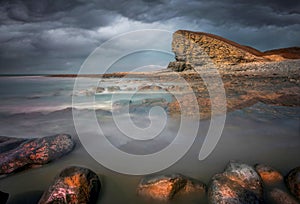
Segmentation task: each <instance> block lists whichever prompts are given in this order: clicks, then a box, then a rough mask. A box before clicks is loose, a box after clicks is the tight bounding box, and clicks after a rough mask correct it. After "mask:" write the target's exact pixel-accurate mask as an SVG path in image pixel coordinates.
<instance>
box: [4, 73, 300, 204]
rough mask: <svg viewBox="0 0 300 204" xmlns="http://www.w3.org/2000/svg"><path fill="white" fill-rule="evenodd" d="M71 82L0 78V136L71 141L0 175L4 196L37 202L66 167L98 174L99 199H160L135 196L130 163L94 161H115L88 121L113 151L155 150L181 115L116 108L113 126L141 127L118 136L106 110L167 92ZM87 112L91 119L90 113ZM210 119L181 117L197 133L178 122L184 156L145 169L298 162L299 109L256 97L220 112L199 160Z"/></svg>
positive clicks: (186, 171) (203, 171)
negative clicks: (50, 156) (49, 157)
mask: <svg viewBox="0 0 300 204" xmlns="http://www.w3.org/2000/svg"><path fill="white" fill-rule="evenodd" d="M76 80H77V79H76V78H71V77H47V76H2V77H0V99H1V100H0V127H1V128H0V135H2V136H8V137H19V138H35V137H44V136H49V135H55V134H59V133H65V134H70V135H71V136H72V137H73V138H74V140H75V141H76V147H75V149H74V150H73V151H72V152H70V153H69V154H67V155H65V156H63V157H62V158H60V159H58V160H56V161H53V162H50V163H49V164H46V165H43V166H42V167H40V168H34V169H28V170H25V171H22V172H18V173H15V174H12V175H8V176H6V177H2V178H0V190H1V191H4V192H8V193H9V194H10V198H9V202H8V203H10V204H13V203H14V204H16V203H20V204H21V203H22V204H25V203H28V204H29V203H30V204H32V203H37V202H38V200H39V198H40V196H41V194H42V193H43V191H45V190H46V189H47V188H48V187H49V185H50V184H51V182H52V181H53V179H54V177H55V176H56V175H57V174H58V173H59V172H60V171H61V170H62V169H64V168H65V167H67V166H72V165H76V166H83V167H87V168H89V169H91V170H92V171H94V172H95V173H96V174H97V175H98V176H99V178H100V180H101V183H102V187H101V192H100V195H99V199H98V202H97V203H99V204H100V203H102V204H108V203H109V204H114V203H146V204H147V203H159V202H158V201H154V200H149V199H146V198H143V197H140V196H138V195H137V191H136V189H137V186H138V184H139V182H140V180H141V179H142V178H143V177H144V176H147V175H143V173H141V172H139V173H136V174H134V173H133V174H134V175H133V174H130V172H129V170H128V169H127V171H128V172H127V173H126V170H125V169H123V167H122V165H123V164H124V165H125V164H126V163H127V162H129V161H120V163H119V167H120V168H119V170H118V169H116V168H110V166H109V165H107V164H105V162H104V163H102V162H101V159H99V157H97V153H99V154H101V155H99V156H103V157H105V158H106V159H108V160H109V159H110V158H111V159H112V160H114V159H115V155H111V154H109V153H108V150H107V154H106V149H105V148H104V149H100V148H103V144H102V143H101V141H102V140H94V139H92V138H96V137H98V136H99V135H98V134H99V132H98V131H97V128H95V127H93V126H92V125H91V124H92V122H91V121H92V120H95V118H96V120H97V122H98V124H99V125H100V126H101V128H102V132H101V134H102V135H101V138H102V136H104V137H105V138H107V141H109V142H110V143H111V144H112V145H113V146H114V147H115V148H117V149H119V150H120V151H122V152H125V153H127V154H130V155H140V156H143V155H149V154H155V153H157V152H160V151H161V150H163V149H164V148H167V147H168V146H169V144H171V143H172V142H174V141H175V140H176V139H175V138H176V136H177V134H178V131H179V126H180V123H181V122H182V120H181V119H180V118H176V117H173V116H170V115H168V113H167V111H166V110H165V107H163V108H161V109H159V108H158V109H155V110H156V111H151V107H148V106H147V107H145V108H144V110H141V109H138V110H135V111H133V112H130V111H129V112H126V111H125V112H122V111H121V112H116V114H117V115H118V114H119V115H122V114H124V115H122V116H124V117H120V118H119V119H120V121H121V122H120V121H119V122H120V123H119V124H123V122H124V124H127V123H126V122H128V120H132V122H133V124H134V126H136V127H139V128H140V130H141V132H140V134H136V135H134V137H133V136H131V135H128V132H127V133H126V134H124V131H121V130H120V126H119V125H118V124H116V121H115V120H114V115H113V114H112V109H113V108H114V106H113V104H114V102H118V104H119V105H120V104H121V105H122V104H123V103H124V104H131V105H132V104H133V105H134V104H137V105H138V104H139V103H140V102H141V101H145V100H146V101H147V100H149V99H150V100H154V101H155V100H158V101H163V102H170V101H172V99H173V98H172V96H170V94H168V93H165V92H163V91H162V92H159V91H158V92H155V93H150V92H148V93H140V94H136V95H134V96H132V94H131V92H132V90H136V89H137V88H138V86H141V85H147V83H150V82H147V81H145V80H144V79H128V80H127V81H124V80H123V81H122V80H120V79H118V78H109V79H101V80H100V79H98V78H88V77H86V78H84V79H81V83H82V86H80V89H78V88H76V89H74V85H75V84H76ZM151 83H152V85H153V82H151ZM95 84H98V85H97V86H95ZM156 85H161V84H156ZM98 86H101V87H103V88H104V89H103V90H104V91H103V90H102V91H100V92H97V87H98ZM109 87H112V88H109ZM113 95H114V98H112V97H113ZM118 107H119V106H118ZM91 113H92V114H91ZM91 115H94V116H96V117H95V118H91ZM74 117H80V121H81V122H82V124H81V125H79V126H78V125H76V123H75V122H74V120H76V119H74ZM122 118H123V119H122ZM155 121H159V122H158V123H157V122H156V123H155ZM161 121H164V122H161ZM210 122H211V120H210V119H200V120H197V121H195V120H193V119H190V120H188V125H191V127H196V128H197V129H196V130H197V131H196V133H195V129H193V128H185V130H184V135H185V136H186V138H187V139H185V137H183V138H181V139H179V140H176V142H177V144H176V145H177V147H178V149H177V150H178V151H181V150H182V149H180V148H185V147H186V143H187V141H191V140H190V139H188V138H189V137H192V136H193V135H194V134H196V135H195V138H194V140H193V142H192V144H191V147H190V148H188V149H187V150H186V152H185V151H183V152H184V154H183V155H182V156H181V157H180V158H178V159H177V160H176V161H174V162H171V163H172V164H171V165H166V166H165V167H162V168H161V169H160V170H159V171H155V170H153V172H151V171H150V170H149V171H147V170H146V171H145V174H149V173H150V174H154V175H162V174H164V175H165V174H172V173H180V174H183V175H185V176H188V177H191V178H194V179H198V180H200V181H202V182H204V183H205V184H209V181H210V179H211V177H212V176H213V175H214V174H216V173H220V172H222V171H223V170H224V168H225V167H226V164H227V163H228V162H229V161H239V162H243V163H247V164H250V165H255V164H258V163H262V164H266V165H270V166H272V167H274V168H276V169H278V170H279V171H280V172H282V173H283V175H286V174H287V173H288V172H289V170H291V169H292V168H294V167H297V166H299V165H300V157H299V155H300V107H285V106H274V105H268V104H264V103H261V102H258V103H256V104H254V105H253V106H250V107H246V108H244V109H240V110H235V111H233V112H229V113H227V114H226V121H225V124H224V129H223V131H222V134H221V137H220V139H219V141H218V142H217V144H216V146H215V148H214V150H213V151H212V152H211V154H209V156H208V157H206V158H205V159H204V160H199V159H198V156H199V150H200V148H201V146H202V144H203V141H204V139H205V137H206V134H207V131H208V128H209V125H210ZM153 124H156V125H153ZM160 125H163V127H162V129H161V130H160V131H158V132H155V130H156V129H155V127H157V128H159V127H160ZM147 127H152V129H153V127H154V130H151V131H152V132H151V131H150V132H151V133H153V134H154V133H155V137H153V138H148V137H147V134H143V130H146V129H147ZM147 130H148V129H147ZM104 137H103V138H104ZM89 138H91V139H89ZM98 142H100V143H98ZM177 150H176V151H175V152H174V154H176V152H177ZM171 153H172V152H171ZM164 159H165V157H162V158H161V161H159V162H158V163H159V164H156V163H155V162H153V166H154V167H157V168H154V167H153V169H159V168H158V167H159V165H161V163H169V161H164ZM113 162H114V161H113ZM135 165H136V166H134V165H133V166H132V168H133V169H135V168H136V170H137V171H136V172H138V170H139V169H143V168H142V166H139V165H143V164H142V163H141V164H139V163H135ZM170 203H174V204H179V203H207V200H206V199H203V198H201V197H198V195H187V196H181V197H179V196H178V197H176V196H175V197H174V199H173V200H172V201H171V202H170Z"/></svg>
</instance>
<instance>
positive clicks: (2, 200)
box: [0, 191, 9, 204]
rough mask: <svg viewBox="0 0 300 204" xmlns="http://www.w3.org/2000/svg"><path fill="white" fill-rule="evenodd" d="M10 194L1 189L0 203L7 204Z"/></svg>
mask: <svg viewBox="0 0 300 204" xmlns="http://www.w3.org/2000/svg"><path fill="white" fill-rule="evenodd" d="M8 197H9V194H8V193H4V192H2V191H0V203H1V204H5V203H6V202H7V200H8Z"/></svg>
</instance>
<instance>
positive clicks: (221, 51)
mask: <svg viewBox="0 0 300 204" xmlns="http://www.w3.org/2000/svg"><path fill="white" fill-rule="evenodd" d="M172 51H173V52H174V53H175V59H176V61H174V62H170V64H169V66H168V68H169V69H172V70H173V71H184V70H190V69H203V68H209V67H211V66H212V65H213V66H216V67H218V68H227V67H230V66H233V65H241V64H248V63H252V62H261V63H263V62H274V61H283V60H286V59H299V58H300V48H298V47H293V48H284V49H278V50H270V51H266V52H261V51H259V50H256V49H254V48H252V47H249V46H243V45H240V44H238V43H236V42H233V41H230V40H228V39H225V38H222V37H220V36H217V35H213V34H209V33H203V32H193V31H186V30H178V31H176V32H175V33H174V34H173V41H172Z"/></svg>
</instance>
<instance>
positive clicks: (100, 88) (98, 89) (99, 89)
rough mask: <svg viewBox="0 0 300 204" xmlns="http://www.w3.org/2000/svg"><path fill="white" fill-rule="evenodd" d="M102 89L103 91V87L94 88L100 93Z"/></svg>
mask: <svg viewBox="0 0 300 204" xmlns="http://www.w3.org/2000/svg"><path fill="white" fill-rule="evenodd" d="M103 91H105V88H103V87H100V86H99V87H97V88H96V93H102V92H103Z"/></svg>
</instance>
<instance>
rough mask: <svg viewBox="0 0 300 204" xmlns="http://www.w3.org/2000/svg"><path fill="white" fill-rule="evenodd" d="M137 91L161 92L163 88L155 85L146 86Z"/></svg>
mask: <svg viewBox="0 0 300 204" xmlns="http://www.w3.org/2000/svg"><path fill="white" fill-rule="evenodd" d="M138 90H139V91H161V90H164V88H162V87H160V86H157V85H146V86H141V87H139V88H138Z"/></svg>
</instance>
